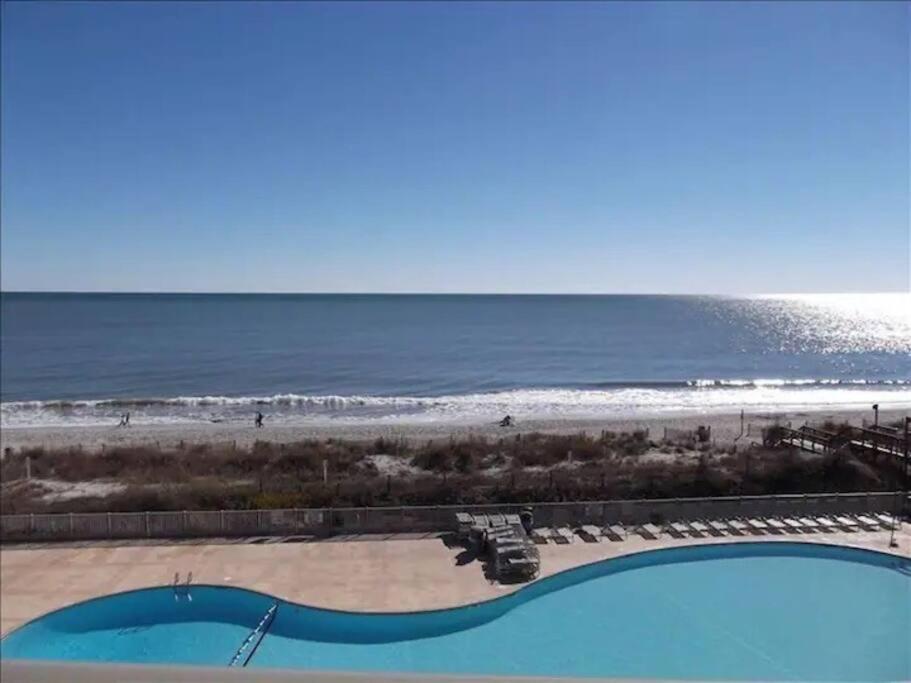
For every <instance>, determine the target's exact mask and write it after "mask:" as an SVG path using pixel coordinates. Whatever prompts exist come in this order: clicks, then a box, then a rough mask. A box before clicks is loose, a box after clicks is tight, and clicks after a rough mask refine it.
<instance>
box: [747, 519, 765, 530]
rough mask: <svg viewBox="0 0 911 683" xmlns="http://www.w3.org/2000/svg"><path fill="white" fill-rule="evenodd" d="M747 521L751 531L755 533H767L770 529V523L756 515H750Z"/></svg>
mask: <svg viewBox="0 0 911 683" xmlns="http://www.w3.org/2000/svg"><path fill="white" fill-rule="evenodd" d="M746 523H747V526H748V527H749V528H750V531H752V532H754V533H759V534H765V533H768V531H769V525H768V524H766V523H765V522H764V521H763V520H761V519H758V518H756V517H748V518H747V520H746Z"/></svg>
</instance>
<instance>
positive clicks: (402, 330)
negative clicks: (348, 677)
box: [0, 293, 911, 426]
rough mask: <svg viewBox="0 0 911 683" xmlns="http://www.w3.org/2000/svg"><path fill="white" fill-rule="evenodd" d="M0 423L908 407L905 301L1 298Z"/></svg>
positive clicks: (885, 297)
mask: <svg viewBox="0 0 911 683" xmlns="http://www.w3.org/2000/svg"><path fill="white" fill-rule="evenodd" d="M0 321H2V336H0V344H2V346H0V348H2V355H0V358H2V378H0V394H2V414H0V424H2V425H4V426H30V425H45V426H46V425H78V424H86V425H88V424H110V423H111V420H112V419H116V417H115V416H117V415H119V414H120V413H121V412H124V411H126V410H129V411H130V412H131V413H132V421H133V422H134V423H135V424H140V423H156V422H232V421H249V420H250V415H251V413H252V412H253V411H255V410H261V411H262V412H263V413H265V414H266V415H267V417H268V418H269V421H270V423H283V422H284V423H296V422H301V423H306V422H325V421H349V422H351V421H353V422H361V421H383V422H396V421H421V420H434V421H436V420H448V421H453V422H459V421H474V420H478V419H487V418H490V419H495V418H496V417H499V416H501V415H502V414H504V413H510V414H512V415H514V416H516V417H517V418H532V417H534V418H552V417H579V418H586V417H603V416H609V415H615V416H625V415H630V414H634V413H635V414H664V413H687V412H689V413H692V412H696V413H704V412H719V411H736V410H739V409H741V408H744V409H746V410H751V411H774V410H784V409H791V410H793V409H801V408H823V407H825V408H837V407H868V406H869V405H870V404H871V403H876V402H878V403H879V404H880V405H881V406H882V407H884V408H887V407H906V406H911V295H908V294H871V295H804V296H791V297H787V296H776V297H747V298H726V297H708V296H476V295H464V296H443V295H440V296H437V295H227V294H226V295H208V294H205V295H195V294H19V293H4V294H3V295H2V317H0Z"/></svg>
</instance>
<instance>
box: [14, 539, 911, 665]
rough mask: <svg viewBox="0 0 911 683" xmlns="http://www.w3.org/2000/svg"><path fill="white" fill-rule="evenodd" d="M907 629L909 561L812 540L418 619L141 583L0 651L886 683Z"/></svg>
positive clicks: (665, 555)
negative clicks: (139, 587)
mask: <svg viewBox="0 0 911 683" xmlns="http://www.w3.org/2000/svg"><path fill="white" fill-rule="evenodd" d="M301 580H302V581H305V580H306V577H301ZM274 605H277V607H276V609H275V610H273V611H271V612H270V609H271V608H272V607H273V606H274ZM258 627H259V628H258ZM909 634H911V561H908V560H903V559H901V558H897V557H895V556H891V555H886V554H882V553H876V552H871V551H864V550H854V549H847V548H841V547H836V546H827V545H818V544H806V543H739V544H721V545H710V546H698V547H688V548H675V549H664V550H654V551H649V552H644V553H639V554H636V555H629V556H626V557H622V558H618V559H614V560H607V561H603V562H598V563H595V564H591V565H586V566H583V567H579V568H577V569H573V570H570V571H567V572H563V573H561V574H558V575H555V576H553V577H550V578H547V579H544V580H541V581H538V582H536V583H533V584H531V585H529V586H527V587H525V588H523V589H521V590H519V591H517V592H515V593H512V594H509V595H506V596H504V597H502V598H498V599H495V600H491V601H488V602H484V603H479V604H476V605H470V606H467V607H461V608H457V609H451V610H439V611H428V612H415V613H394V614H358V613H351V612H338V611H332V610H322V609H316V608H312V607H306V606H303V605H297V604H293V603H289V602H284V601H281V600H277V599H276V598H274V597H271V596H268V595H265V594H262V593H256V592H253V591H247V590H243V589H238V588H228V587H219V586H193V587H191V588H190V589H189V592H188V593H186V594H185V593H184V592H183V591H178V592H177V593H175V591H174V589H173V588H171V587H162V588H151V589H145V590H139V591H132V592H129V593H121V594H118V595H112V596H108V597H104V598H98V599H95V600H91V601H88V602H84V603H81V604H78V605H74V606H72V607H68V608H65V609H62V610H59V611H57V612H53V613H51V614H48V615H46V616H44V617H41V618H39V619H37V620H35V621H32V622H30V623H28V624H26V625H24V626H22V627H21V628H19V629H17V630H15V631H13V632H12V633H10V634H9V635H8V636H7V637H6V638H4V639H3V640H2V641H0V656H2V657H3V658H7V659H14V658H24V659H55V660H76V661H79V660H82V661H119V662H142V663H151V662H155V663H175V664H206V665H224V666H228V665H229V664H230V663H232V660H233V662H234V664H235V665H246V666H250V667H283V668H306V669H314V670H341V671H388V672H393V671H395V672H421V673H430V672H434V673H464V674H494V675H541V676H547V675H554V676H581V677H587V676H607V677H609V676H616V677H648V678H681V679H694V678H697V679H736V680H756V679H762V680H817V681H818V680H833V681H834V680H839V681H851V680H865V681H873V680H875V681H888V680H907V679H909V678H911V635H909ZM244 643H246V647H243V648H242V647H241V646H242V644H244ZM239 650H240V653H239V654H238V651H239Z"/></svg>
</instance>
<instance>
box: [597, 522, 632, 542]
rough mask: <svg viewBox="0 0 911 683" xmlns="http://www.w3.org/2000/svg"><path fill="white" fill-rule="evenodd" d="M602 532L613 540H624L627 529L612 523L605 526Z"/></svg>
mask: <svg viewBox="0 0 911 683" xmlns="http://www.w3.org/2000/svg"><path fill="white" fill-rule="evenodd" d="M601 532H602V533H603V534H604V535H605V536H606V537H607V538H609V539H610V540H612V541H622V540H623V539H624V538H626V529H624V528H623V527H622V526H620V525H619V524H610V525H608V526H606V527H603V528H602V529H601Z"/></svg>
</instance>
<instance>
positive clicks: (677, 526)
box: [664, 522, 689, 538]
mask: <svg viewBox="0 0 911 683" xmlns="http://www.w3.org/2000/svg"><path fill="white" fill-rule="evenodd" d="M664 530H665V531H667V532H668V533H669V534H670V535H671V536H677V537H678V538H684V537H685V536H686V535H687V532H688V531H689V528H688V527H687V525H686V524H684V523H683V522H670V523H669V524H666V525H665V527H664Z"/></svg>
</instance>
